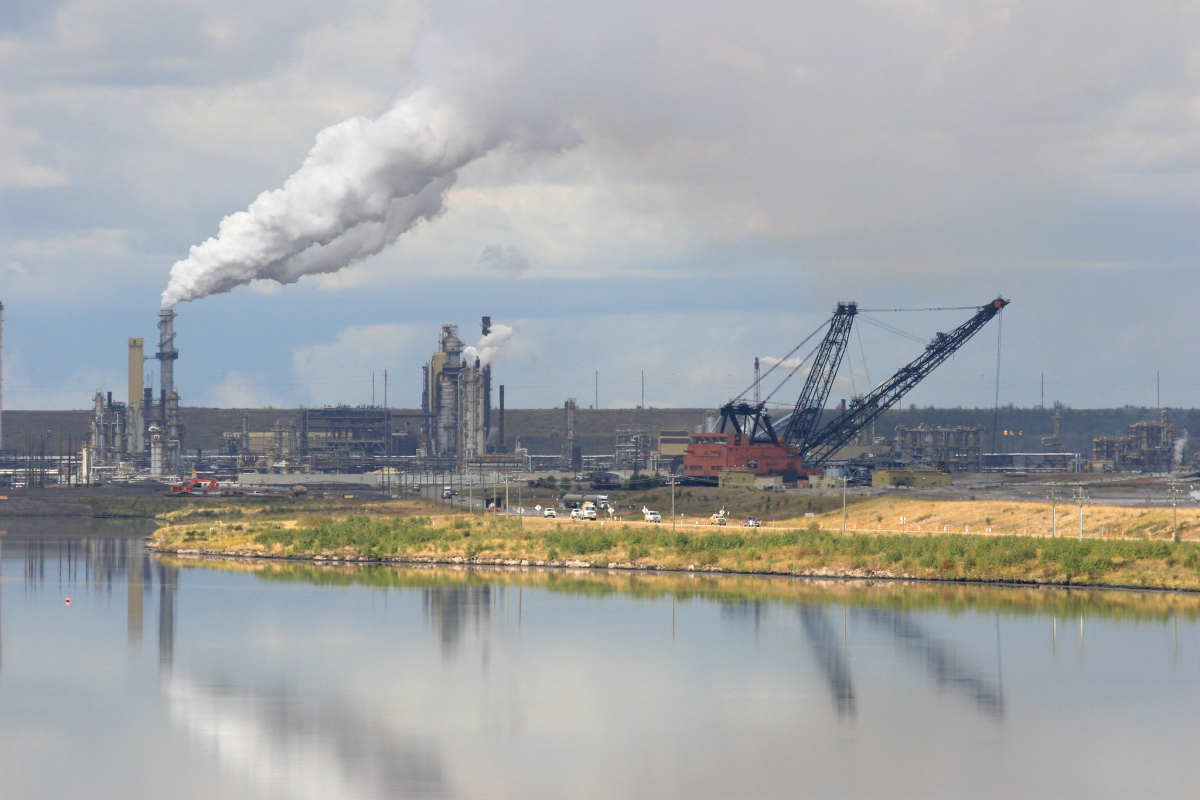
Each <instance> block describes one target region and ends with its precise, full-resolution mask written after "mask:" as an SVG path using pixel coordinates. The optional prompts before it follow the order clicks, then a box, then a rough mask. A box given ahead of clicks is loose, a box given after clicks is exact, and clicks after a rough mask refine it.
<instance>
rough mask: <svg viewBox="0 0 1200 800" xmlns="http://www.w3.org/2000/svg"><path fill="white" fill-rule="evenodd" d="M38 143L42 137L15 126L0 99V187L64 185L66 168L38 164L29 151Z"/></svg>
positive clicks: (22, 187)
mask: <svg viewBox="0 0 1200 800" xmlns="http://www.w3.org/2000/svg"><path fill="white" fill-rule="evenodd" d="M40 144H42V137H41V136H40V135H39V134H38V133H37V132H36V131H32V130H28V129H25V128H20V127H17V126H16V125H14V124H13V122H12V121H11V120H10V119H9V115H8V113H7V111H6V109H5V108H4V104H3V102H2V100H0V189H45V188H47V187H51V186H66V185H67V184H68V183H69V180H68V178H67V173H66V171H64V170H62V169H59V168H55V167H50V166H47V165H45V164H39V163H37V162H36V160H34V159H33V158H31V156H30V151H33V150H36V149H37V148H38V146H39V145H40Z"/></svg>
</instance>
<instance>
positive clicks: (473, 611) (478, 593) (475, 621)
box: [424, 584, 495, 655]
mask: <svg viewBox="0 0 1200 800" xmlns="http://www.w3.org/2000/svg"><path fill="white" fill-rule="evenodd" d="M494 591H495V590H494V588H493V587H492V586H491V585H490V584H485V585H483V586H475V585H469V584H460V585H458V586H449V587H446V586H437V587H431V588H427V589H425V592H424V600H425V615H426V616H427V617H428V619H429V621H430V622H432V623H433V627H434V628H435V629H436V630H437V633H438V638H439V639H440V640H441V643H442V653H443V654H445V655H450V654H451V653H453V652H454V650H455V649H456V648H457V647H458V643H459V640H460V639H462V636H463V633H464V632H465V630H466V628H467V625H468V624H471V625H472V626H473V627H474V628H475V630H476V631H479V630H485V629H486V626H485V624H484V623H486V622H487V621H488V620H489V619H490V618H491V615H492V599H493V598H492V595H493V592H494Z"/></svg>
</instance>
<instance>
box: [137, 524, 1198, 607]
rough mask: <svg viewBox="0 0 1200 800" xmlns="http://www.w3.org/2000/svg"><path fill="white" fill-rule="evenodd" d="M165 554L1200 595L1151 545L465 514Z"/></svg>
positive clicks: (200, 534) (1178, 550)
mask: <svg viewBox="0 0 1200 800" xmlns="http://www.w3.org/2000/svg"><path fill="white" fill-rule="evenodd" d="M155 543H156V546H157V548H158V549H159V550H161V551H164V552H191V553H208V554H232V555H243V556H266V557H277V558H315V559H321V560H328V559H333V560H342V559H352V560H395V561H426V562H470V563H492V564H553V565H566V566H630V567H657V568H663V569H678V570H697V569H699V570H704V569H710V570H714V571H716V570H720V571H728V572H757V573H783V574H809V575H851V576H859V577H870V576H878V577H884V576H886V577H898V578H923V579H942V580H974V581H1014V582H1023V581H1028V582H1037V583H1062V584H1072V583H1073V584H1079V583H1090V584H1098V585H1107V586H1135V587H1155V588H1181V589H1196V590H1200V545H1196V544H1192V543H1186V544H1171V543H1167V542H1152V541H1147V540H1130V541H1122V540H1100V539H1091V540H1086V541H1083V542H1079V541H1076V540H1074V539H1066V538H1063V539H1044V538H1029V537H1016V536H964V535H959V534H924V533H922V534H919V535H911V534H909V535H906V534H897V535H888V536H878V535H873V534H862V533H852V534H849V535H845V536H843V535H841V533H840V532H836V533H835V532H832V531H822V530H818V529H816V528H815V527H809V528H806V529H793V530H781V529H762V530H743V529H713V528H691V529H688V528H680V529H679V530H678V531H676V532H672V531H671V529H670V528H669V527H667V526H652V525H623V524H615V525H613V524H610V525H607V526H604V527H601V526H600V525H599V524H597V523H588V524H579V523H575V524H572V523H565V524H564V523H553V522H549V523H547V522H546V521H538V522H537V523H536V524H534V523H532V521H529V522H527V524H526V525H524V526H522V525H521V524H520V523H519V522H518V521H516V520H505V519H502V518H499V519H497V518H487V519H481V518H478V517H469V516H463V517H457V518H452V519H447V520H441V521H439V522H434V521H432V520H430V519H429V518H427V517H385V516H375V517H349V518H330V517H323V516H313V517H308V518H304V519H301V520H270V519H268V520H243V519H233V520H220V521H218V520H214V521H213V522H211V523H202V524H190V525H182V526H169V527H166V528H163V529H161V530H160V531H159V532H158V533H156V534H155Z"/></svg>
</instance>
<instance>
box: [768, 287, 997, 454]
mask: <svg viewBox="0 0 1200 800" xmlns="http://www.w3.org/2000/svg"><path fill="white" fill-rule="evenodd" d="M1007 305H1008V301H1007V300H1005V299H1004V298H1003V297H997V298H996V299H995V300H993V301H992V302H990V303H988V304H987V305H986V306H984V307H983V308H981V309H979V312H978V313H977V314H975V316H973V317H971V319H969V320H967V321H966V322H964V323H963V324H962V325H960V326H958V327H957V328H955V329H954V330H952V331H951V332H950V333H939V334H937V335H936V336H934V337H933V341H931V342H930V343H929V344H927V345H926V346H925V352H924V353H922V354H921V355H920V356H918V357H917V358H915V359H913V360H912V361H911V362H909V363H908V364H905V365H904V366H903V367H901V368H900V369H899V370H898V371H897V372H896V374H895V375H893V376H892V377H891V378H889V379H888V380H887V382H885V383H882V384H880V385H879V386H878V387H876V388H875V390H874V391H873V392H871V393H870V394H868V395H866V396H865V397H862V398H857V399H856V400H855V401H854V402H853V403H852V404H851V406H850V407H849V408H847V409H846V411H844V412H843V413H841V414H839V415H838V416H837V417H836V418H834V419H833V420H832V421H831V422H830V423H829V424H828V425H826V426H825V427H824V428H822V429H821V430H819V431H817V433H816V434H815V435H814V436H812V438H811V441H810V442H809V444H808V446H807V449H805V450H802V451H801V455H802V458H803V460H804V464H805V466H810V467H819V466H821V465H822V464H824V463H825V462H826V461H828V460H829V459H830V458H831V457H832V456H833V454H834V453H836V452H837V451H838V450H840V449H842V447H844V446H845V445H846V444H847V443H849V442H850V440H851V439H853V438H854V437H855V436H857V435H858V433H859V431H861V430H863V428H865V427H866V426H868V425H870V424H871V423H872V422H873V421H875V420H876V419H877V418H878V417H879V416H880V415H881V414H883V412H885V411H887V410H888V409H889V408H891V407H892V406H893V405H895V404H896V403H897V402H899V401H900V398H902V397H904V395H905V394H906V393H908V391H909V390H910V389H912V388H913V387H914V386H916V385H917V384H918V383H920V382H921V381H922V380H923V379H924V378H925V376H926V375H928V374H929V373H930V372H933V370H934V369H935V368H936V367H937V366H938V365H939V364H941V363H942V362H943V361H945V360H946V359H948V358H950V356H952V355H954V353H955V352H956V351H957V350H958V349H959V348H960V347H962V346H963V345H964V344H966V343H967V340H968V339H970V338H971V337H972V336H974V335H975V334H976V333H978V332H979V331H980V329H981V328H983V326H984V325H986V324H988V322H990V321H991V320H992V318H993V317H995V316H996V315H997V314H999V313H1000V312H1001V311H1002V310H1003V309H1004V307H1005V306H1007ZM835 322H836V321H835ZM848 327H849V326H847V328H848ZM806 388H807V387H806ZM823 404H824V403H822V405H823ZM797 408H799V406H797ZM789 430H790V426H789Z"/></svg>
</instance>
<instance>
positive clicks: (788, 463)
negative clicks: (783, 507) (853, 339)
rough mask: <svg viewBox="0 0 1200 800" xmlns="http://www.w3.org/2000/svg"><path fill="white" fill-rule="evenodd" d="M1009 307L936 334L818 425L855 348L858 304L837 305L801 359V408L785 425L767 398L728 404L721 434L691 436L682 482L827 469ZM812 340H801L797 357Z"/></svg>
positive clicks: (987, 309) (991, 307)
mask: <svg viewBox="0 0 1200 800" xmlns="http://www.w3.org/2000/svg"><path fill="white" fill-rule="evenodd" d="M1007 305H1008V301H1007V300H1005V299H1004V298H1003V297H997V298H996V299H995V300H993V301H992V302H990V303H988V304H987V305H985V306H982V307H980V308H978V310H977V311H976V313H975V315H974V316H973V317H971V318H970V319H969V320H967V321H966V322H964V323H963V324H962V325H959V326H958V327H957V328H955V329H954V330H952V331H950V332H949V333H939V334H937V335H935V336H934V337H933V340H932V341H930V342H929V344H927V345H926V346H925V351H924V352H923V353H922V354H921V355H919V356H918V357H917V358H915V359H913V360H912V361H910V362H909V363H908V364H905V365H904V366H903V367H901V368H900V369H899V370H897V371H896V374H895V375H893V376H892V377H891V378H889V379H888V380H887V381H885V382H883V383H881V384H880V385H879V386H877V387H876V388H875V389H874V391H872V392H870V393H868V394H867V395H865V396H861V397H855V398H854V399H853V400H852V401H851V402H850V404H849V405H848V406H847V407H846V408H845V409H844V410H843V411H841V412H840V413H839V414H837V415H836V416H835V417H834V418H833V419H832V420H830V421H829V422H828V423H826V424H825V425H824V426H823V427H820V428H818V424H819V423H820V420H821V415H822V413H823V412H824V410H825V402H826V401H827V400H828V399H829V393H830V391H831V390H832V388H833V381H834V378H836V377H837V371H838V367H839V366H841V363H842V356H843V355H844V354H845V352H846V346H847V345H848V344H849V343H850V328H851V326H852V325H853V324H854V318H855V317H856V316H857V314H858V304H857V303H838V306H837V309H836V310H835V311H834V312H833V316H832V317H831V318H830V320H829V328H828V329H827V330H826V332H825V337H824V338H823V339H822V340H821V343H820V344H819V345H818V346H817V348H816V350H815V352H814V354H813V355H812V358H811V359H808V360H806V361H804V362H800V363H799V364H797V365H796V366H795V367H794V368H793V370H792V371H793V373H794V372H795V371H796V370H798V369H799V368H800V366H803V365H804V364H805V363H807V364H808V365H809V371H808V377H807V378H806V379H805V382H804V387H803V389H802V390H801V392H800V397H799V398H797V400H796V406H795V408H794V409H793V410H792V413H791V414H789V415H788V416H787V418H786V419H785V420H782V421H781V422H780V426H779V428H778V429H777V428H776V426H775V424H774V423H773V422H772V420H771V416H770V415H769V414H768V413H767V411H766V401H762V402H758V403H748V402H746V401H745V400H742V399H735V400H731V401H730V402H728V403H726V404H725V405H724V406H722V407H721V417H720V422H719V423H718V424H717V429H716V430H715V431H713V432H711V433H697V434H694V435H693V436H692V443H691V444H690V445H688V449H687V452H686V454H685V455H684V457H683V477H684V478H685V479H691V480H695V481H698V482H707V481H712V480H715V479H716V478H717V477H718V476H719V475H720V473H721V472H722V471H723V470H745V471H749V472H753V473H754V474H755V475H781V476H784V479H785V480H794V479H795V477H796V476H803V475H807V474H809V473H810V472H812V471H815V470H817V469H819V468H821V467H822V466H824V464H825V463H826V462H828V461H829V460H831V459H832V458H833V456H834V454H835V453H837V452H838V451H839V450H841V449H842V447H844V446H845V445H846V444H848V443H850V442H851V441H852V440H853V439H854V437H855V436H857V435H858V434H859V433H860V432H861V431H862V430H863V429H865V428H866V427H867V426H868V425H870V424H871V423H872V422H874V421H875V420H876V419H878V417H879V416H880V415H881V414H883V412H885V411H887V410H888V409H889V408H891V407H892V406H894V405H895V404H896V403H898V402H899V401H900V399H901V398H902V397H904V395H905V394H906V393H908V391H909V390H910V389H912V388H913V387H914V386H916V385H917V384H918V383H920V382H921V381H922V380H923V379H924V378H925V376H926V375H928V374H929V373H931V372H933V370H934V369H935V368H937V366H938V365H939V364H941V363H942V362H943V361H945V360H946V359H948V358H950V356H952V355H954V353H955V352H957V351H958V349H959V348H960V347H962V346H963V345H964V344H966V343H967V340H968V339H970V338H971V337H972V336H974V335H975V334H976V333H978V332H979V331H980V329H982V328H983V326H984V325H986V324H987V323H988V322H990V321H991V320H992V318H993V317H995V316H996V315H997V314H999V313H1000V312H1001V311H1002V310H1003V309H1004V307H1005V306H1007ZM815 335H816V334H815V333H814V334H813V336H815ZM809 338H810V339H811V338H812V337H811V336H810V337H809ZM807 341H808V340H807V339H806V340H805V341H804V342H801V343H800V345H797V346H796V348H795V349H793V351H792V352H793V353H795V352H796V351H797V350H799V349H800V347H801V346H803V345H804V344H805V343H806V342H807ZM789 355H790V354H789ZM786 363H788V362H787V361H786V360H785V361H781V362H778V363H777V364H776V365H775V366H773V367H772V368H771V369H775V368H777V367H779V366H780V365H782V364H786ZM768 374H769V373H768ZM763 377H766V376H765V375H764V376H763ZM759 380H761V379H759ZM757 383H758V380H756V384H757ZM744 395H745V392H743V397H744Z"/></svg>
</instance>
